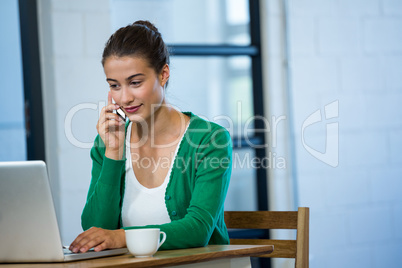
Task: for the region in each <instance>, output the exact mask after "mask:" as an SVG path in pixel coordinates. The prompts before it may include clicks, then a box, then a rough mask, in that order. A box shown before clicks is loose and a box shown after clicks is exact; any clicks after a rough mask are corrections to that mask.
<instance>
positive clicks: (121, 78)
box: [103, 56, 169, 122]
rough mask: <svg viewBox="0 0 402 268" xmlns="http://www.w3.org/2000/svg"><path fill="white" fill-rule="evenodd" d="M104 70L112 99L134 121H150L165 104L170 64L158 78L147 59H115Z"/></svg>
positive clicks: (114, 57)
mask: <svg viewBox="0 0 402 268" xmlns="http://www.w3.org/2000/svg"><path fill="white" fill-rule="evenodd" d="M103 69H104V71H105V74H106V81H107V82H108V83H109V86H110V92H111V95H112V98H113V99H114V101H115V102H116V103H117V104H118V105H119V106H120V107H121V109H122V110H123V111H124V112H125V114H126V115H127V116H128V118H129V119H130V121H132V122H140V121H143V120H147V119H149V118H150V117H151V115H152V114H153V113H154V112H155V111H156V110H158V109H159V108H160V107H161V105H163V104H164V103H165V92H164V86H165V84H166V82H167V79H168V78H169V66H168V65H167V64H166V65H165V66H164V67H163V69H162V71H161V73H160V74H157V73H155V70H154V69H153V68H152V67H150V66H149V64H148V62H147V60H145V59H143V58H140V57H135V56H124V57H116V56H111V57H109V58H107V59H106V61H105V63H104V65H103Z"/></svg>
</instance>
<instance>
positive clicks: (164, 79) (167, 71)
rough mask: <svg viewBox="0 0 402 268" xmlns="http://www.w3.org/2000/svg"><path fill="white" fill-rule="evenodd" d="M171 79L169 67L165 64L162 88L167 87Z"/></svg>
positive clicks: (162, 73)
mask: <svg viewBox="0 0 402 268" xmlns="http://www.w3.org/2000/svg"><path fill="white" fill-rule="evenodd" d="M169 77H170V69H169V65H168V64H165V66H163V68H162V72H161V86H162V87H165V85H166V83H167V82H168V80H169Z"/></svg>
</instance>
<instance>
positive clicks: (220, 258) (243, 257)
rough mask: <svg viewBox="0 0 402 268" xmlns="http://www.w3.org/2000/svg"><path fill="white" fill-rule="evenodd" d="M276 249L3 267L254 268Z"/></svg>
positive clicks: (215, 249)
mask: <svg viewBox="0 0 402 268" xmlns="http://www.w3.org/2000/svg"><path fill="white" fill-rule="evenodd" d="M272 251H273V246H251V245H211V246H207V247H202V248H189V249H178V250H164V251H158V252H157V253H156V254H155V255H154V256H153V257H149V258H134V256H133V255H131V254H124V255H120V256H114V257H106V258H98V259H90V260H84V261H76V262H68V263H45V264H44V263H40V264H3V265H1V264H0V267H1V268H5V267H14V268H17V267H18V268H22V267H30V268H31V267H56V268H58V267H63V268H64V267H68V268H73V267H74V268H78V267H79V268H90V267H119V268H123V267H167V266H169V267H178V268H179V267H180V268H189V267H200V268H201V267H202V268H204V267H205V268H207V267H208V268H210V267H219V268H226V267H242V268H244V267H251V266H250V256H256V255H261V254H268V253H271V252H272Z"/></svg>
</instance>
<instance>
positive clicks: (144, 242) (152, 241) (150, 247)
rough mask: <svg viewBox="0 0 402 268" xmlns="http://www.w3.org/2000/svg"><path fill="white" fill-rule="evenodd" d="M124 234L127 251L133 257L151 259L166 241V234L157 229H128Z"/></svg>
mask: <svg viewBox="0 0 402 268" xmlns="http://www.w3.org/2000/svg"><path fill="white" fill-rule="evenodd" d="M125 232H126V244H127V248H128V251H130V253H131V254H133V255H134V256H135V257H151V256H152V255H154V254H155V252H156V251H158V249H159V247H160V246H162V244H163V243H164V242H165V240H166V233H165V232H162V231H161V230H160V229H158V228H147V229H129V230H125ZM161 234H162V240H160V235H161Z"/></svg>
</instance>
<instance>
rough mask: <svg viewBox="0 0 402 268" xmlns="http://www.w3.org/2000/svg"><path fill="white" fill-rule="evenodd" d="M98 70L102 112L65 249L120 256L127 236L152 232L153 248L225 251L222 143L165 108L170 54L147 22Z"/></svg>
mask: <svg viewBox="0 0 402 268" xmlns="http://www.w3.org/2000/svg"><path fill="white" fill-rule="evenodd" d="M102 64H103V68H104V71H105V74H106V80H107V82H108V83H109V86H110V91H109V93H108V105H107V106H106V107H105V108H103V110H102V112H101V115H100V119H99V121H98V124H97V130H98V133H99V135H98V136H97V137H96V139H95V143H94V147H93V148H92V150H91V158H92V161H93V166H92V179H91V184H90V187H89V192H88V196H87V202H86V204H85V207H84V210H83V213H82V217H81V220H82V227H83V229H84V230H86V231H84V232H83V233H81V234H80V235H79V236H78V237H77V238H76V239H75V240H74V241H73V243H72V244H71V245H70V250H72V251H73V252H86V251H88V250H89V249H90V248H92V247H94V249H95V251H100V250H104V249H108V248H119V247H125V246H126V242H125V233H124V229H130V228H160V229H161V230H162V231H164V232H165V233H166V234H167V239H166V242H165V243H164V244H163V245H162V249H174V248H187V247H199V246H205V245H207V244H228V243H229V238H228V234H227V229H226V226H225V223H224V219H223V204H224V200H225V197H226V192H227V189H228V185H229V179H230V174H231V155H232V148H231V139H230V136H229V134H228V132H227V131H226V130H225V129H224V128H222V127H221V126H219V125H217V124H214V123H212V122H208V121H205V120H203V119H201V118H199V117H198V116H196V115H194V114H192V113H191V112H187V113H181V112H179V111H177V110H175V109H174V108H172V107H171V106H169V105H168V104H167V102H166V99H165V90H166V86H167V83H168V80H169V75H170V70H169V53H168V50H167V47H166V45H165V43H164V41H163V40H162V37H161V34H160V33H159V32H158V30H157V29H156V28H155V26H154V25H152V24H151V23H150V22H148V21H137V22H135V23H133V24H132V25H129V26H127V27H123V28H121V29H119V30H117V31H116V33H114V34H113V35H112V36H111V37H110V39H109V40H108V42H107V43H106V46H105V49H104V52H103V56H102ZM113 100H114V101H115V102H116V103H115V104H113ZM117 109H122V110H123V111H124V113H125V115H126V117H127V118H128V119H129V121H128V122H127V123H125V122H124V120H122V119H121V118H120V117H119V116H118V115H117V114H116V113H113V111H114V110H117Z"/></svg>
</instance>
